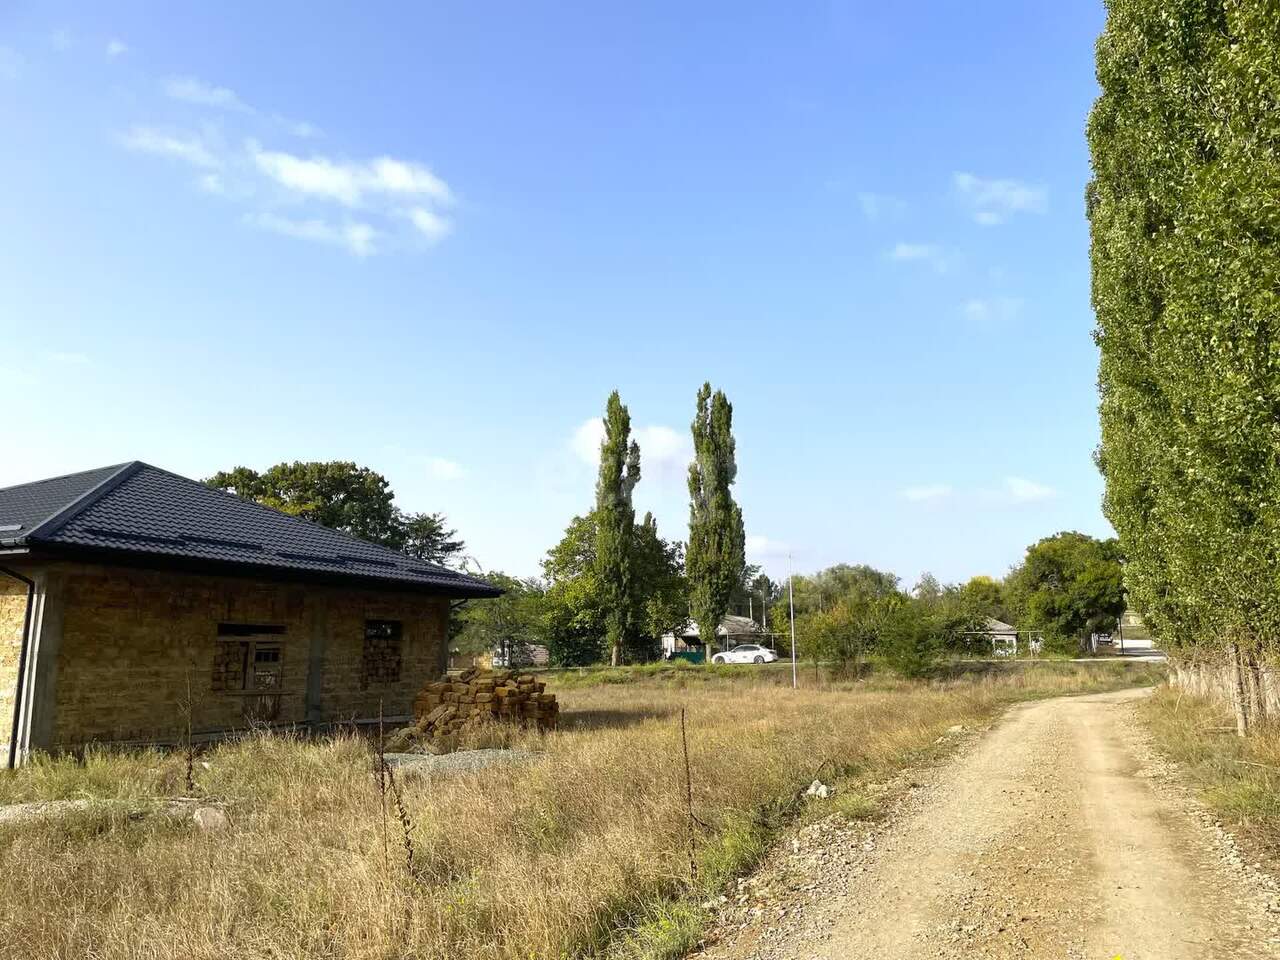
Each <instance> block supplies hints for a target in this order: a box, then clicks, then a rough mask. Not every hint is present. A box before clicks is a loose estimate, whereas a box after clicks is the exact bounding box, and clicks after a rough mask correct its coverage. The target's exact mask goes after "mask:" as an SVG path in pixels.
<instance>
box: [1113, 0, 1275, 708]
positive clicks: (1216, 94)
mask: <svg viewBox="0 0 1280 960" xmlns="http://www.w3.org/2000/svg"><path fill="white" fill-rule="evenodd" d="M1097 68H1098V81H1099V84H1100V85H1101V88H1102V93H1101V96H1100V97H1099V99H1098V100H1097V103H1096V105H1095V106H1094V109H1093V112H1092V115H1091V116H1090V119H1089V127H1088V136H1089V144H1090V148H1091V152H1092V159H1093V170H1094V177H1093V181H1092V182H1091V184H1090V185H1089V188H1088V193H1087V211H1088V216H1089V221H1090V226H1091V236H1092V265H1093V304H1094V308H1095V311H1096V314H1097V330H1096V338H1097V342H1098V345H1099V347H1100V349H1101V361H1100V370H1099V384H1100V389H1101V404H1100V412H1101V423H1102V443H1101V446H1100V448H1099V451H1098V463H1099V466H1100V468H1101V470H1102V473H1103V475H1104V477H1105V479H1106V495H1105V502H1104V509H1105V512H1106V515H1107V517H1108V518H1109V519H1110V521H1111V523H1112V525H1113V526H1114V527H1115V529H1116V531H1117V532H1118V533H1119V535H1120V540H1121V545H1122V549H1123V553H1124V556H1125V574H1124V575H1125V584H1126V587H1127V589H1128V593H1129V597H1130V600H1131V602H1132V603H1134V605H1136V606H1137V607H1138V609H1140V610H1141V611H1142V613H1143V614H1144V615H1145V617H1146V619H1147V622H1148V624H1149V626H1150V627H1151V629H1152V630H1153V632H1154V633H1155V634H1156V635H1157V636H1158V638H1159V639H1160V641H1161V642H1162V644H1163V645H1164V646H1166V647H1167V648H1169V649H1170V650H1171V652H1172V653H1173V654H1174V655H1175V656H1176V657H1179V658H1181V659H1182V660H1184V661H1190V662H1200V663H1211V664H1213V665H1214V667H1215V668H1216V669H1217V668H1222V667H1223V666H1225V667H1226V670H1227V675H1228V677H1229V678H1230V687H1231V690H1232V693H1233V699H1234V701H1235V704H1236V713H1237V726H1238V728H1239V729H1240V730H1241V731H1242V732H1243V731H1244V730H1245V729H1246V728H1248V727H1249V726H1250V725H1252V724H1253V723H1254V722H1255V721H1256V720H1258V719H1260V718H1261V717H1263V716H1265V714H1266V712H1267V693H1266V687H1267V681H1266V680H1265V676H1266V665H1267V662H1268V661H1269V660H1270V661H1274V660H1275V659H1276V654H1277V647H1278V645H1280V641H1278V639H1277V638H1280V20H1277V12H1276V5H1275V3H1274V2H1270V0H1109V2H1108V17H1107V24H1106V29H1105V32H1104V33H1103V35H1102V37H1101V39H1100V40H1099V42H1098V46H1097Z"/></svg>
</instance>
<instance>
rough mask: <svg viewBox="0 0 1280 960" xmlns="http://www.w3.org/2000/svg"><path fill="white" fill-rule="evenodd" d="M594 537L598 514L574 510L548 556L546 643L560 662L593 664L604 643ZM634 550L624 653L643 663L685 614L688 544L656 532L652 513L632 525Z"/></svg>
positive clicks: (630, 659) (628, 658) (545, 567)
mask: <svg viewBox="0 0 1280 960" xmlns="http://www.w3.org/2000/svg"><path fill="white" fill-rule="evenodd" d="M596 543H597V537H596V515H595V514H594V513H591V514H588V515H587V516H585V517H574V518H573V520H572V521H571V522H570V523H569V526H568V528H567V529H566V530H565V535H564V537H563V538H562V539H561V541H560V542H559V543H557V544H556V545H555V546H554V547H552V548H551V550H549V551H548V552H547V557H546V560H544V561H543V567H542V569H543V573H544V575H545V576H546V579H547V582H548V584H549V587H548V589H547V594H546V615H547V641H548V642H547V645H548V650H549V651H550V654H551V659H552V662H553V663H556V664H559V665H562V666H584V665H586V664H591V663H596V662H598V661H599V660H600V659H601V657H602V656H603V653H604V651H605V650H606V649H607V648H606V647H605V645H604V638H605V634H606V625H605V603H606V601H605V598H604V592H603V591H602V590H601V588H600V581H599V579H598V577H597V575H596ZM631 555H632V577H631V590H632V596H631V600H630V603H631V608H632V610H633V611H634V616H635V619H634V620H633V627H634V629H633V630H631V631H630V633H629V635H628V636H627V637H626V639H625V643H624V646H623V650H622V655H623V659H624V660H626V661H627V662H642V661H645V660H651V659H653V658H654V657H656V656H657V655H658V642H659V639H660V638H661V636H662V634H664V633H666V632H667V631H668V630H672V629H674V628H676V627H680V626H683V625H684V623H685V622H686V621H687V620H688V618H689V598H688V587H687V584H686V582H685V579H684V573H683V547H682V546H681V544H680V543H678V542H675V541H667V540H664V539H662V537H660V536H659V535H658V524H657V521H655V520H654V518H653V516H652V515H651V514H646V515H645V517H644V520H643V521H642V522H641V523H638V524H635V525H634V526H633V528H632V544H631Z"/></svg>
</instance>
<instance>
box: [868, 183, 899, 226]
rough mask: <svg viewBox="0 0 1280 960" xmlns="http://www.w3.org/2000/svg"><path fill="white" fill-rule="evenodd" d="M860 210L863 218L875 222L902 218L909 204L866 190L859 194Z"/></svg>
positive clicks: (887, 195)
mask: <svg viewBox="0 0 1280 960" xmlns="http://www.w3.org/2000/svg"><path fill="white" fill-rule="evenodd" d="M858 208H859V209H860V210H861V211H862V215H863V217H865V218H866V219H867V220H870V221H872V222H875V221H877V220H891V219H894V218H896V217H900V216H902V214H903V213H905V212H906V209H907V203H906V201H905V200H902V199H901V198H899V197H894V196H890V195H889V194H887V193H872V192H871V191H866V190H864V191H862V192H860V193H859V194H858Z"/></svg>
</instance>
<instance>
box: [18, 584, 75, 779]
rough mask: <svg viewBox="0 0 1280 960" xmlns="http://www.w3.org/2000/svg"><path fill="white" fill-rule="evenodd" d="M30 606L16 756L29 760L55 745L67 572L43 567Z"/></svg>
mask: <svg viewBox="0 0 1280 960" xmlns="http://www.w3.org/2000/svg"><path fill="white" fill-rule="evenodd" d="M32 579H33V580H35V583H36V592H35V597H34V598H33V599H32V608H31V638H30V643H29V645H28V647H27V666H26V674H25V676H24V677H23V684H22V689H21V690H19V691H18V697H19V702H20V703H21V706H20V707H19V710H18V729H17V730H15V731H14V739H15V741H16V743H17V751H16V754H15V759H16V762H17V765H18V766H21V765H22V764H23V763H25V762H26V760H27V758H28V757H29V756H30V755H31V752H32V751H33V750H49V749H51V748H52V747H53V742H54V741H53V738H54V729H55V727H54V724H55V721H56V719H57V712H58V710H57V708H58V653H59V651H61V649H62V619H63V611H64V608H65V601H66V576H65V575H64V574H63V573H61V572H60V571H56V570H52V571H40V572H38V573H36V574H35V575H34V576H33V577H32Z"/></svg>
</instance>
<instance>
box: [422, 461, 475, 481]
mask: <svg viewBox="0 0 1280 960" xmlns="http://www.w3.org/2000/svg"><path fill="white" fill-rule="evenodd" d="M427 473H428V474H429V475H430V476H432V477H434V478H435V479H436V480H461V479H462V478H463V477H465V476H466V475H467V471H466V470H465V469H464V468H463V466H462V464H460V463H457V462H455V461H453V460H446V459H445V458H444V457H431V458H430V459H429V460H428V461H427Z"/></svg>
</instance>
